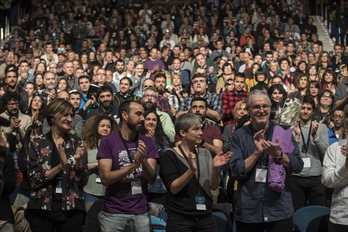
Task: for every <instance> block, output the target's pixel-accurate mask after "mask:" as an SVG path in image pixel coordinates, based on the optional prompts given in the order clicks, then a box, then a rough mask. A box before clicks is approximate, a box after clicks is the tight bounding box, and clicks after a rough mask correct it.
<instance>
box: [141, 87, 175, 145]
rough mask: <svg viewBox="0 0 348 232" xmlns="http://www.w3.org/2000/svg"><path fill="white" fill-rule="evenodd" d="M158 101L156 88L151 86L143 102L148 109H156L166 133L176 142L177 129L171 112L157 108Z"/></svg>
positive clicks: (142, 99) (144, 93) (144, 95)
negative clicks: (170, 114)
mask: <svg viewBox="0 0 348 232" xmlns="http://www.w3.org/2000/svg"><path fill="white" fill-rule="evenodd" d="M144 84H145V82H144ZM157 101H158V94H157V92H156V90H155V89H154V88H151V87H150V88H147V89H145V90H144V92H143V96H142V98H141V104H142V105H143V106H144V108H145V109H146V110H148V109H156V113H157V114H158V116H159V117H160V120H161V123H162V127H163V131H164V133H165V134H166V135H167V136H168V138H169V141H170V142H174V136H175V129H174V124H173V122H172V119H171V118H170V116H169V114H167V113H166V112H163V111H160V110H159V109H158V108H157Z"/></svg>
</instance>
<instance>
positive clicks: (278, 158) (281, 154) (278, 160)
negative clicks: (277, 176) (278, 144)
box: [276, 152, 283, 163]
mask: <svg viewBox="0 0 348 232" xmlns="http://www.w3.org/2000/svg"><path fill="white" fill-rule="evenodd" d="M282 159H283V152H281V153H280V156H278V157H277V158H276V161H277V162H279V163H280V161H282Z"/></svg>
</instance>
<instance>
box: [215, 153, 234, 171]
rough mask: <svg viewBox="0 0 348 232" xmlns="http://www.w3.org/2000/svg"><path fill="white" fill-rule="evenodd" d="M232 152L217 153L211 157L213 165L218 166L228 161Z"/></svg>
mask: <svg viewBox="0 0 348 232" xmlns="http://www.w3.org/2000/svg"><path fill="white" fill-rule="evenodd" d="M232 154H233V153H232V152H231V151H229V152H226V153H225V154H224V153H223V152H220V153H219V154H217V155H216V156H215V157H214V159H213V167H214V168H218V167H221V166H224V165H225V164H227V163H228V162H229V161H230V158H231V156H232Z"/></svg>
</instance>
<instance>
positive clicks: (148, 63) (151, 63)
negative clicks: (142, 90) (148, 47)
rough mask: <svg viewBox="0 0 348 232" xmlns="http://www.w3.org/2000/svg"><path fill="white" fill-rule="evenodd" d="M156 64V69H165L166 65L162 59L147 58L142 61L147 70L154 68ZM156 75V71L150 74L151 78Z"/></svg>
mask: <svg viewBox="0 0 348 232" xmlns="http://www.w3.org/2000/svg"><path fill="white" fill-rule="evenodd" d="M156 65H158V70H163V69H166V66H165V65H164V63H163V61H162V60H154V61H152V60H150V59H149V60H147V61H145V63H144V69H148V70H153V69H154V68H155V66H156ZM155 76H156V73H153V74H151V79H152V80H154V79H155Z"/></svg>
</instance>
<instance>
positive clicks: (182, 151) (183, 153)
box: [179, 145, 201, 182]
mask: <svg viewBox="0 0 348 232" xmlns="http://www.w3.org/2000/svg"><path fill="white" fill-rule="evenodd" d="M179 149H180V151H181V153H182V155H183V156H184V157H185V159H186V161H187V160H188V158H187V156H186V154H185V152H184V150H183V149H182V147H181V146H180V145H179ZM196 160H197V161H196V162H197V173H198V177H197V180H198V182H199V177H200V175H201V173H200V171H199V159H198V155H197V154H196Z"/></svg>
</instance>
